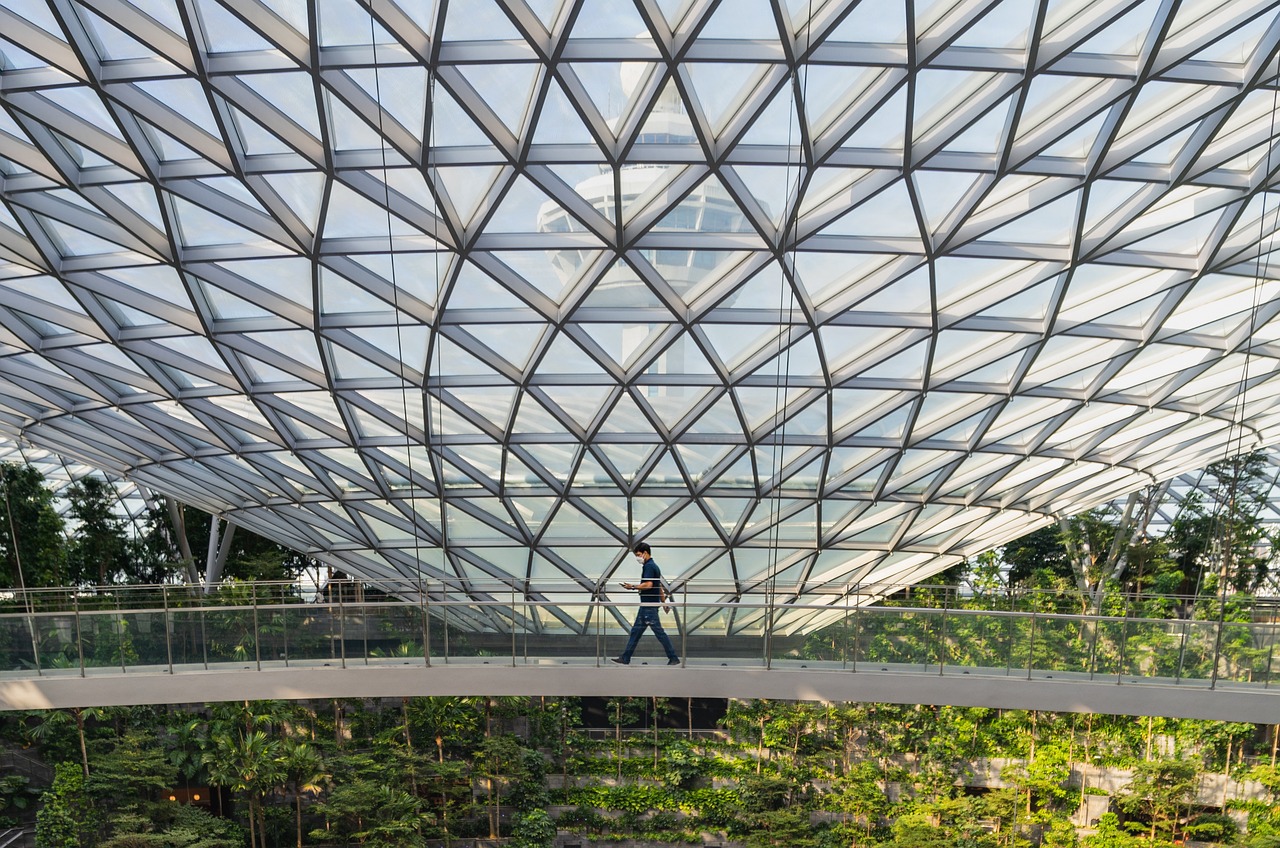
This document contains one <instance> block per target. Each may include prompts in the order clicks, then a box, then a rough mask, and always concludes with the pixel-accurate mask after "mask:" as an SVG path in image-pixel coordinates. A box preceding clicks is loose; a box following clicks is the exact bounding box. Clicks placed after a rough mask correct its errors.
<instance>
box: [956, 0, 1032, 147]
mask: <svg viewBox="0 0 1280 848" xmlns="http://www.w3.org/2000/svg"><path fill="white" fill-rule="evenodd" d="M1017 2H1022V0H1017ZM1016 99H1017V95H1013V94H1011V95H1009V96H1008V97H1006V98H1005V99H1004V100H1002V101H1000V102H999V103H997V104H996V105H995V106H993V107H992V108H991V109H990V110H988V111H987V113H986V114H985V115H983V116H982V117H981V118H979V119H978V120H977V121H975V122H974V123H973V124H971V125H970V126H969V127H968V128H967V129H966V130H965V131H964V132H962V133H960V135H958V136H956V137H955V138H953V139H951V140H950V141H948V142H947V143H946V144H945V145H943V147H942V150H943V151H944V152H947V153H985V154H987V155H990V156H994V155H995V154H996V153H999V152H1000V150H1001V149H1002V146H1003V144H1004V143H1005V138H1004V128H1005V125H1006V124H1007V123H1008V122H1009V113H1010V111H1011V110H1012V109H1014V108H1016Z"/></svg>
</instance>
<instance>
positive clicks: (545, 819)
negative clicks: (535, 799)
mask: <svg viewBox="0 0 1280 848" xmlns="http://www.w3.org/2000/svg"><path fill="white" fill-rule="evenodd" d="M555 842H556V823H555V822H553V821H552V820H551V817H550V816H548V815H547V811H546V810H530V811H529V812H527V813H521V814H519V815H517V816H516V819H515V825H514V827H512V829H511V845H512V848H552V846H553V845H555Z"/></svg>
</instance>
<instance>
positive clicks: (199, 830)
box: [100, 803, 245, 848]
mask: <svg viewBox="0 0 1280 848" xmlns="http://www.w3.org/2000/svg"><path fill="white" fill-rule="evenodd" d="M109 827H110V831H111V834H112V835H111V837H110V838H108V839H106V840H104V841H103V842H102V843H101V846H100V848H241V846H243V845H244V843H245V833H244V830H243V829H242V828H241V827H240V826H239V825H237V824H236V823H235V822H233V821H231V820H229V819H225V818H220V817H218V816H214V815H211V814H210V813H208V812H207V811H205V810H202V809H200V808H199V807H189V806H187V805H186V804H174V803H160V804H155V805H153V806H151V807H150V808H149V809H148V810H147V812H146V814H145V815H141V814H129V813H125V814H117V815H114V816H112V817H111V821H110V823H109Z"/></svg>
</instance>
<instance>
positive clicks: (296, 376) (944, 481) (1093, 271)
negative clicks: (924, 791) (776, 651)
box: [0, 0, 1280, 598]
mask: <svg viewBox="0 0 1280 848" xmlns="http://www.w3.org/2000/svg"><path fill="white" fill-rule="evenodd" d="M1278 42H1280V12H1278V11H1277V8H1276V5H1275V4H1274V3H1272V2H1268V1H1267V0H1239V1H1238V2H1225V3H1224V2H1220V0H1206V1H1205V2H1201V0H1183V2H1176V0H1174V1H1173V2H1169V1H1168V0H1166V2H1156V0H1151V1H1150V2H1145V1H1144V0H1054V2H1049V0H1039V2H1036V1H1035V0H956V1H955V2H952V1H951V0H946V2H943V1H942V0H916V1H915V2H906V0H732V2H729V0H723V2H717V0H634V2H621V0H467V2H457V0H455V2H449V3H440V2H438V3H435V4H431V3H416V2H415V3H410V2H402V0H368V2H358V1H357V0H310V2H303V0H94V2H87V3H80V2H76V0H48V2H45V0H0V82H2V85H0V200H2V201H3V205H2V206H0V431H2V432H3V433H5V434H7V435H9V436H11V437H13V438H15V439H16V440H18V441H20V442H22V443H28V444H33V445H38V446H41V447H43V448H45V449H48V450H50V451H54V452H57V453H59V454H62V455H65V456H69V457H74V458H76V459H77V460H79V461H82V462H85V463H88V464H91V465H94V466H96V467H100V468H103V469H106V470H108V471H110V472H113V473H116V474H120V475H124V476H126V477H128V478H129V479H131V480H134V481H136V482H138V483H140V484H142V485H145V486H147V487H150V488H152V489H154V490H156V491H159V492H165V493H169V494H173V495H175V496H177V497H180V498H182V499H183V500H185V501H187V502H190V503H192V504H195V505H198V506H200V507H202V508H204V509H207V510H210V511H213V512H216V513H220V514H223V515H226V516H228V517H229V518H230V519H231V520H233V521H235V522H237V523H239V524H241V525H243V526H246V527H249V528H251V529H253V530H255V531H257V532H259V533H263V534H265V535H268V536H270V537H273V538H275V539H278V540H279V541H281V542H283V543H286V544H289V545H292V546H294V547H296V548H298V549H300V550H303V551H306V552H308V553H311V554H313V555H315V556H317V557H319V558H321V559H324V560H326V561H329V562H332V563H335V564H338V565H341V566H342V567H343V568H344V569H345V570H347V571H348V572H350V573H354V574H359V575H362V576H364V577H367V578H368V579H371V580H378V579H382V578H390V577H405V576H407V577H410V578H416V577H417V576H418V575H426V576H428V577H431V578H433V579H448V580H452V581H455V582H457V583H460V584H461V583H465V582H466V581H471V580H478V579H489V578H494V577H497V578H502V579H506V580H512V579H514V580H515V581H524V580H529V581H534V582H537V581H539V580H546V579H550V578H553V577H554V578H568V579H570V580H572V581H575V582H576V583H577V584H579V585H580V587H581V588H582V589H594V588H596V587H598V586H599V583H600V581H601V580H602V579H603V578H606V577H609V576H611V574H612V572H613V571H614V570H615V569H617V568H619V567H620V566H621V567H623V568H624V569H626V570H625V572H624V573H629V570H630V569H629V566H630V561H629V560H626V559H624V557H625V546H626V545H627V544H628V543H629V542H630V541H631V540H633V539H637V538H646V539H649V540H650V541H651V542H653V543H654V544H655V546H656V547H657V548H658V549H659V552H660V554H661V555H660V556H659V557H658V558H659V560H660V561H662V563H663V565H664V568H665V570H666V573H667V576H668V577H669V578H672V579H674V580H675V581H676V582H677V583H680V582H690V585H693V586H697V585H700V584H710V583H713V582H715V583H721V584H724V583H728V584H732V585H733V586H734V587H735V589H736V590H740V591H745V590H749V589H751V588H752V587H758V586H760V585H762V584H765V583H769V584H771V585H772V584H778V585H786V586H788V587H792V589H793V590H795V591H800V592H805V593H807V594H808V595H809V596H810V597H823V596H830V597H833V598H835V597H839V596H840V595H841V594H843V593H844V592H846V591H847V590H848V589H849V588H850V587H852V586H860V587H866V586H868V585H874V584H877V583H887V582H909V581H915V580H920V579H923V578H926V577H927V576H929V575H931V574H933V573H936V572H937V571H939V570H940V569H942V568H945V567H946V566H947V565H949V564H950V563H952V562H954V561H955V560H956V559H957V558H959V557H962V556H964V555H966V554H970V553H975V552H978V551H981V550H984V549H987V548H989V547H991V546H993V545H995V544H998V543H1000V542H1002V541H1006V540H1009V539H1012V538H1014V537H1016V536H1018V535H1020V534H1022V533H1024V532H1026V531H1028V530H1030V529H1033V528H1034V527H1036V526H1038V525H1040V524H1042V523H1044V522H1045V521H1046V520H1048V517H1049V516H1050V515H1051V514H1057V513H1062V512H1073V511H1077V510H1079V509H1083V508H1086V507H1089V506H1092V505H1096V504H1100V503H1104V502H1106V501H1108V500H1110V499H1111V498H1114V497H1116V496H1118V495H1120V494H1122V493H1124V492H1126V491H1129V490H1132V489H1134V488H1137V487H1139V486H1141V485H1144V484H1146V483H1149V482H1152V481H1154V480H1161V479H1168V478H1170V477H1172V476H1174V475H1176V474H1179V473H1183V472H1186V471H1187V470H1188V469H1192V468H1197V467H1203V466H1204V465H1206V464H1208V463H1209V462H1211V461H1213V460H1216V459H1220V458H1222V457H1223V456H1225V455H1226V454H1227V453H1228V452H1229V451H1232V450H1234V451H1240V450H1248V449H1252V448H1254V447H1259V446H1263V445H1267V444H1273V443H1276V442H1277V440H1278V439H1277V437H1278V436H1280V429H1278V427H1277V425H1278V424H1280V420H1278V417H1280V405H1278V404H1277V402H1276V397H1277V391H1278V390H1280V375H1278V372H1277V356H1278V355H1280V343H1278V342H1277V336H1278V333H1277V330H1278V328H1280V324H1278V323H1277V320H1276V313H1277V311H1278V310H1280V283H1277V280H1276V279H1275V275H1274V274H1273V273H1272V272H1271V262H1270V256H1271V252H1272V250H1273V246H1274V241H1275V239H1274V234H1275V230H1276V226H1277V211H1278V210H1280V202H1278V201H1280V198H1276V197H1275V196H1273V195H1272V194H1271V193H1270V190H1271V189H1272V188H1273V184H1274V180H1275V174H1276V168H1277V166H1278V165H1280V156H1277V155H1276V151H1275V149H1274V147H1275V138H1276V129H1277V127H1276V106H1277V102H1276V99H1277V79H1276V77H1277V71H1276V52H1277V43H1278Z"/></svg>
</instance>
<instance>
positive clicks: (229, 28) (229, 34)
mask: <svg viewBox="0 0 1280 848" xmlns="http://www.w3.org/2000/svg"><path fill="white" fill-rule="evenodd" d="M195 6H196V9H197V12H198V16H199V21H200V35H201V38H202V39H203V41H204V49H205V50H207V51H208V52H209V54H210V55H217V54H219V53H242V52H243V53H256V52H260V51H266V50H273V49H275V47H276V45H274V44H272V43H271V42H269V41H267V40H266V39H265V38H263V37H262V36H261V35H259V34H258V33H257V32H255V31H254V30H253V29H251V28H250V27H249V25H248V24H246V23H245V22H244V21H242V20H240V18H238V17H236V16H235V15H233V14H231V12H230V11H228V10H227V9H226V8H225V7H224V6H223V5H222V4H221V3H218V2H216V0H195Z"/></svg>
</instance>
